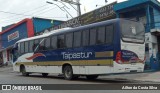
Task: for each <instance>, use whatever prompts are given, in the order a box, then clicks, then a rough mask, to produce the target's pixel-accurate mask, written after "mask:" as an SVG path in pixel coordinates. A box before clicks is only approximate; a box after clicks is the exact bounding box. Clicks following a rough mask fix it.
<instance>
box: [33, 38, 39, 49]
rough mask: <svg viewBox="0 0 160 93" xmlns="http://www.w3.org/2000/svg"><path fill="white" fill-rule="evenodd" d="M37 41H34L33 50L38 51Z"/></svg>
mask: <svg viewBox="0 0 160 93" xmlns="http://www.w3.org/2000/svg"><path fill="white" fill-rule="evenodd" d="M38 45H39V39H36V40H34V45H33V50H34V51H38Z"/></svg>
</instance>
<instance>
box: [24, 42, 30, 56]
mask: <svg viewBox="0 0 160 93" xmlns="http://www.w3.org/2000/svg"><path fill="white" fill-rule="evenodd" d="M24 46H25V48H24V50H25V53H28V52H29V51H28V50H29V45H28V41H26V42H25V43H24Z"/></svg>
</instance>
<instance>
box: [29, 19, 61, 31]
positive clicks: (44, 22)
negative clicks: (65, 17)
mask: <svg viewBox="0 0 160 93" xmlns="http://www.w3.org/2000/svg"><path fill="white" fill-rule="evenodd" d="M32 20H33V24H34V32H35V33H38V32H41V31H43V30H45V29H47V28H50V27H51V26H53V25H59V24H61V22H62V21H57V20H53V23H52V20H48V19H41V18H33V19H32Z"/></svg>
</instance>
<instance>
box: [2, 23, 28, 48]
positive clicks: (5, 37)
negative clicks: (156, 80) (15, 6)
mask: <svg viewBox="0 0 160 93" xmlns="http://www.w3.org/2000/svg"><path fill="white" fill-rule="evenodd" d="M16 31H18V32H19V38H16V39H14V40H12V41H8V35H10V34H12V33H14V32H16ZM27 37H28V34H27V25H26V23H22V24H21V25H19V26H17V27H15V28H13V29H11V30H10V31H7V32H6V33H4V34H2V35H1V38H2V48H7V47H9V46H11V45H13V44H14V43H16V42H17V41H18V40H20V39H23V38H27Z"/></svg>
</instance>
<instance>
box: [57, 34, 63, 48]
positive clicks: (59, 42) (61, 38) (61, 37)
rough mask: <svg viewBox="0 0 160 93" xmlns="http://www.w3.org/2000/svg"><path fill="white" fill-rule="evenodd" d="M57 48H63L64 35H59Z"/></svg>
mask: <svg viewBox="0 0 160 93" xmlns="http://www.w3.org/2000/svg"><path fill="white" fill-rule="evenodd" d="M57 47H58V48H64V47H65V42H64V35H59V36H58V39H57Z"/></svg>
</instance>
